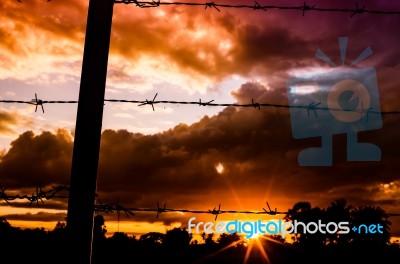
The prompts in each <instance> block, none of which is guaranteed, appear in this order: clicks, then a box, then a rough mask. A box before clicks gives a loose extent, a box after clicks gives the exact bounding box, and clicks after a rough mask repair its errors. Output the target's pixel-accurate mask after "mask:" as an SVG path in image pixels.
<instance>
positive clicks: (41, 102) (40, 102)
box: [30, 93, 44, 114]
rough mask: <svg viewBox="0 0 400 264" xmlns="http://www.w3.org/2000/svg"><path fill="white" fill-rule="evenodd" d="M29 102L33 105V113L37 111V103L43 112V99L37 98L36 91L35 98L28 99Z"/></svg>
mask: <svg viewBox="0 0 400 264" xmlns="http://www.w3.org/2000/svg"><path fill="white" fill-rule="evenodd" d="M30 104H33V105H35V113H36V112H37V109H38V105H40V106H41V107H42V112H43V114H44V107H43V100H41V99H38V97H37V94H36V93H35V99H32V100H31V101H30Z"/></svg>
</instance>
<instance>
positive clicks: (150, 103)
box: [139, 93, 158, 111]
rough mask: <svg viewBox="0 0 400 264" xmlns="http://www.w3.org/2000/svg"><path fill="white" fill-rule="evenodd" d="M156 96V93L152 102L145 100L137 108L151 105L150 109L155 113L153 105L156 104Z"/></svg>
mask: <svg viewBox="0 0 400 264" xmlns="http://www.w3.org/2000/svg"><path fill="white" fill-rule="evenodd" d="M157 95H158V93H156V95H155V96H154V98H153V100H151V101H148V100H147V99H146V101H145V102H143V103H141V104H139V106H142V105H151V107H152V108H153V111H155V110H154V104H155V103H156V102H155V101H154V100H155V99H156V97H157Z"/></svg>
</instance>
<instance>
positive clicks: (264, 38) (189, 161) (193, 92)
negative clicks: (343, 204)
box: [0, 0, 400, 236]
mask: <svg viewBox="0 0 400 264" xmlns="http://www.w3.org/2000/svg"><path fill="white" fill-rule="evenodd" d="M21 1H22V3H20V2H18V1H11V0H10V1H2V2H1V3H0V10H1V14H0V16H1V19H0V99H1V100H31V99H33V98H34V95H35V93H37V95H38V98H40V99H42V100H77V99H78V93H79V85H80V73H81V65H82V54H83V45H84V38H85V26H86V16H87V7H88V1H87V0H64V1H60V0H52V1H50V2H46V1H45V0H21ZM189 2H196V1H192V0H190V1H189ZM197 2H204V1H197ZM216 2H218V3H228V2H229V3H232V4H240V3H244V4H250V5H252V4H254V1H247V0H235V1H227V0H225V1H222V0H221V1H216ZM264 2H265V1H262V0H261V1H259V3H260V4H268V5H273V4H277V5H283V6H284V5H287V6H289V5H303V3H304V1H303V0H301V1H297V0H295V1H294V0H275V1H271V0H269V1H266V2H265V3H264ZM307 3H308V4H309V5H317V6H318V7H326V8H330V7H339V8H340V7H342V8H354V7H355V2H354V3H353V2H352V1H345V0H341V1H337V0H335V1H333V0H332V1H307ZM358 4H359V6H362V5H365V6H366V8H367V9H377V10H388V11H390V10H396V11H400V3H398V2H396V1H389V0H387V1H378V0H374V1H358ZM399 24H400V16H399V15H377V14H360V15H356V16H353V17H350V14H348V13H327V12H315V11H314V12H313V11H309V12H306V14H305V16H302V12H301V11H288V10H286V11H285V10H269V11H267V12H264V11H259V10H258V11H257V10H256V11H254V10H252V9H226V8H221V12H218V11H217V10H215V9H212V8H211V9H209V8H207V9H204V7H187V6H161V7H157V8H148V9H144V8H138V7H136V6H134V5H124V4H116V5H115V6H114V15H113V25H112V35H111V46H110V55H109V64H108V77H107V86H106V98H107V99H131V100H145V99H152V98H153V97H154V95H155V94H156V93H158V96H157V99H158V100H178V101H199V99H201V100H202V101H210V100H214V101H215V102H217V103H235V102H237V103H243V104H247V103H251V101H252V99H253V100H254V101H255V102H259V103H274V104H288V97H287V87H286V80H287V79H288V78H290V77H291V76H299V75H301V74H305V73H313V72H324V71H329V70H331V68H332V67H331V66H329V65H328V64H326V63H324V62H323V61H321V60H318V59H317V58H316V57H315V52H316V51H317V50H318V49H321V50H322V51H323V52H324V53H326V54H327V55H328V56H329V57H330V58H331V59H332V61H333V62H335V63H336V64H337V65H341V62H340V51H339V44H338V37H348V46H347V54H346V61H345V64H346V65H349V64H350V63H351V62H352V61H353V60H355V59H356V58H357V57H358V55H359V54H360V53H361V52H362V51H363V50H364V49H365V48H367V47H368V46H369V47H371V49H372V51H373V55H372V56H370V57H368V58H367V59H365V60H364V61H362V62H361V63H359V64H357V65H355V66H352V67H353V68H366V67H374V68H375V69H376V72H377V81H378V88H379V96H380V105H381V110H382V111H395V110H396V111H400V102H399V99H398V98H399V97H400V91H399V84H400V74H399V73H400V72H399V71H400V63H399V59H400V48H399V46H400V45H399V44H400V31H399ZM44 110H45V113H42V112H41V109H38V111H37V112H36V113H35V107H34V106H32V105H27V104H5V103H0V160H1V162H0V185H1V186H4V187H7V188H8V189H7V192H9V193H10V194H12V193H21V194H25V193H27V194H31V193H32V192H33V191H34V188H35V187H36V186H38V185H40V186H42V187H43V188H44V189H46V187H47V188H49V187H50V186H52V185H60V184H65V183H66V182H68V180H69V177H70V165H71V158H72V147H73V132H74V127H75V118H76V110H77V105H76V104H52V105H50V104H47V105H44ZM305 115H306V111H305ZM382 120H383V127H382V129H380V130H374V131H367V132H361V133H360V134H359V137H360V140H362V141H365V142H370V143H374V144H376V145H378V146H379V147H380V148H381V150H382V159H381V161H374V162H348V161H347V160H346V137H345V136H344V135H335V136H334V137H333V140H334V148H333V165H332V166H329V167H301V166H299V165H298V162H297V156H298V153H299V152H300V151H301V150H302V149H304V148H306V147H313V146H319V144H320V139H319V138H314V139H303V140H299V139H297V140H296V139H294V138H293V136H292V131H291V123H290V115H289V110H288V109H286V108H283V109H274V108H261V110H258V109H257V108H234V107H207V106H196V105H186V106H185V105H167V104H165V105H163V104H157V105H155V111H153V110H152V108H151V107H150V106H141V107H139V106H137V104H126V103H125V104H123V103H108V102H106V103H105V106H104V118H103V134H102V142H101V152H100V165H99V174H98V194H99V198H100V200H101V201H102V202H104V203H111V202H115V201H116V200H117V199H119V201H120V202H121V204H123V205H124V206H126V207H150V208H154V207H155V206H156V203H157V201H158V202H160V204H163V203H164V202H166V203H167V207H171V208H182V209H198V210H207V209H212V208H214V207H216V206H218V204H221V205H222V206H221V209H226V210H228V209H231V210H262V208H263V207H265V206H266V205H265V202H266V201H268V202H269V204H270V205H271V206H272V207H273V208H275V207H276V208H278V210H279V211H286V210H287V209H289V208H291V207H292V206H293V205H294V203H296V202H298V201H309V202H311V204H312V205H313V206H321V207H326V206H328V204H329V203H330V202H331V201H333V200H334V199H338V198H346V199H347V200H348V202H349V203H350V204H352V205H355V206H359V205H374V206H381V207H382V208H383V209H385V211H386V212H388V213H400V173H399V170H400V162H399V158H400V154H399V151H400V115H384V116H382ZM217 168H219V170H217ZM12 205H13V206H8V205H6V203H5V202H4V201H0V216H5V217H6V218H7V219H8V220H9V221H10V222H11V223H13V224H15V225H18V226H24V227H26V226H30V227H33V226H34V227H40V226H46V227H48V228H53V227H54V226H55V223H56V222H57V221H64V218H65V216H66V207H67V200H61V201H58V200H57V201H55V200H50V201H45V203H44V204H40V207H39V208H37V207H36V206H30V205H29V202H27V201H22V202H13V203H12ZM192 216H193V215H191V214H173V213H169V214H161V216H160V217H159V219H157V218H156V214H154V213H151V214H147V213H137V214H136V215H135V216H131V217H129V218H127V217H124V216H122V217H121V223H120V231H124V232H133V233H141V232H149V231H160V232H164V231H165V229H166V228H171V227H172V226H180V225H181V224H182V225H187V221H188V219H189V218H190V217H192ZM196 217H198V219H203V220H206V221H213V220H214V217H213V216H211V215H206V216H196ZM235 217H239V218H241V219H243V218H244V217H245V216H234V215H222V216H220V219H221V220H223V219H234V218H235ZM262 219H270V218H268V217H263V218H262ZM390 220H391V222H392V226H391V230H392V235H395V236H400V217H397V218H393V217H392V218H390ZM115 221H116V216H115V215H114V216H107V217H106V225H107V227H108V229H109V231H110V232H113V231H116V228H117V227H116V222H115Z"/></svg>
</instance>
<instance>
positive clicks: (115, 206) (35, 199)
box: [0, 183, 400, 222]
mask: <svg viewBox="0 0 400 264" xmlns="http://www.w3.org/2000/svg"><path fill="white" fill-rule="evenodd" d="M6 190H7V188H5V187H3V186H1V185H0V201H1V200H3V201H5V202H6V203H7V204H8V205H10V206H12V204H11V203H10V201H15V200H27V201H28V202H29V203H30V205H31V206H32V205H33V204H34V203H36V204H37V206H40V204H41V203H42V204H43V203H44V201H45V200H51V199H68V195H62V194H59V193H62V192H68V191H69V183H66V184H64V185H58V186H52V187H51V188H50V189H48V190H42V188H41V187H36V191H35V192H34V193H32V194H12V195H9V194H7V193H6ZM266 205H267V209H266V208H262V210H259V211H248V210H222V209H221V204H219V205H218V208H217V207H214V208H213V209H209V210H195V209H176V208H168V207H167V204H166V203H164V205H163V206H162V207H161V206H160V204H159V202H157V207H156V208H139V207H126V206H124V205H122V204H121V203H120V202H119V199H118V200H117V201H116V202H115V203H102V202H101V201H100V199H99V198H98V195H96V203H95V204H94V211H95V212H96V213H106V214H113V213H116V214H117V216H118V222H119V219H120V216H121V213H124V214H125V215H126V216H128V217H129V216H133V215H135V212H148V213H156V214H157V219H158V218H159V215H160V214H162V213H190V214H210V215H215V219H214V220H215V221H216V220H217V218H218V215H221V214H246V215H270V216H275V215H286V214H288V212H287V211H286V212H283V211H278V210H277V208H275V209H274V210H272V209H271V207H270V205H269V203H268V202H266ZM386 215H387V216H388V217H396V216H400V213H386Z"/></svg>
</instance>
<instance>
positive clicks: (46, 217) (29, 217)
mask: <svg viewBox="0 0 400 264" xmlns="http://www.w3.org/2000/svg"><path fill="white" fill-rule="evenodd" d="M66 216H67V215H66V214H65V213H47V212H38V213H36V214H31V213H26V214H8V215H3V216H2V217H5V218H6V219H7V220H23V221H42V222H53V221H60V222H63V221H65V217H66Z"/></svg>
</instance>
